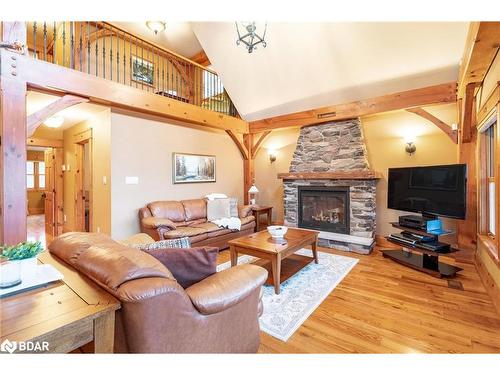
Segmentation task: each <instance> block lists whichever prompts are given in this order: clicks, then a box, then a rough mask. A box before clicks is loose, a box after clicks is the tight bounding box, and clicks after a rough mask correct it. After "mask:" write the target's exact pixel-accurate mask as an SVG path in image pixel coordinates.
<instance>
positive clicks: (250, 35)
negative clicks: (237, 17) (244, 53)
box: [235, 22, 267, 53]
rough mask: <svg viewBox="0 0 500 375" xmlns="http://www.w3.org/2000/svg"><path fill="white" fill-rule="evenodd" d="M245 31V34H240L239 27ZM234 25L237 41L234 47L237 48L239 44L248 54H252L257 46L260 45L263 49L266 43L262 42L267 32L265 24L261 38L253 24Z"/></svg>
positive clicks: (241, 23)
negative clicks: (242, 45) (243, 46)
mask: <svg viewBox="0 0 500 375" xmlns="http://www.w3.org/2000/svg"><path fill="white" fill-rule="evenodd" d="M238 23H239V24H240V25H241V27H242V28H243V29H244V31H246V33H245V34H243V35H242V34H241V33H240V26H239V25H238ZM235 24H236V32H237V33H238V40H236V45H237V46H239V45H240V43H243V44H244V45H245V47H246V49H247V50H248V53H252V52H253V50H254V49H257V45H258V44H261V43H262V46H263V47H264V48H265V47H266V45H267V43H266V41H265V40H264V39H265V38H266V31H267V22H266V23H265V25H264V33H263V34H262V37H260V36H259V35H258V34H257V33H256V30H257V26H256V25H255V22H235Z"/></svg>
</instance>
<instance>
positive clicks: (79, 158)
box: [75, 129, 93, 232]
mask: <svg viewBox="0 0 500 375" xmlns="http://www.w3.org/2000/svg"><path fill="white" fill-rule="evenodd" d="M75 147H76V171H75V179H76V180H75V228H76V229H75V230H77V231H80V232H91V231H92V229H93V215H92V129H89V130H86V131H85V132H83V133H80V134H77V135H75Z"/></svg>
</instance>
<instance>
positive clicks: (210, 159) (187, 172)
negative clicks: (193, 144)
mask: <svg viewBox="0 0 500 375" xmlns="http://www.w3.org/2000/svg"><path fill="white" fill-rule="evenodd" d="M172 155H173V168H172V174H173V182H174V184H187V183H191V182H215V155H198V154H182V153H178V152H174V153H173V154H172Z"/></svg>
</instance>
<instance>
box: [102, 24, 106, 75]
mask: <svg viewBox="0 0 500 375" xmlns="http://www.w3.org/2000/svg"><path fill="white" fill-rule="evenodd" d="M103 30H104V31H106V26H103ZM102 35H103V38H102V78H106V33H103V34H102Z"/></svg>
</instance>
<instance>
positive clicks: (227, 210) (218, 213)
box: [207, 198, 231, 221]
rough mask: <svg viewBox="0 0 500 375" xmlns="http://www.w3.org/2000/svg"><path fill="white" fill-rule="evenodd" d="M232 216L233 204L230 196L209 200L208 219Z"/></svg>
mask: <svg viewBox="0 0 500 375" xmlns="http://www.w3.org/2000/svg"><path fill="white" fill-rule="evenodd" d="M225 217H231V205H230V202H229V198H225V199H215V200H213V201H208V202H207V220H208V221H212V220H217V219H222V218H225Z"/></svg>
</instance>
